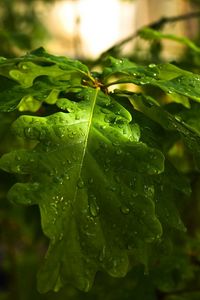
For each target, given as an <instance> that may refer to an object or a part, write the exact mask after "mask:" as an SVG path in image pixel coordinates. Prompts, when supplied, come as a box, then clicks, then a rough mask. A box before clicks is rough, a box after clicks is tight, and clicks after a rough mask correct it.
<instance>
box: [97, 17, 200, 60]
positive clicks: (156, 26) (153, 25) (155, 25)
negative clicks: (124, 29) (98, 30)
mask: <svg viewBox="0 0 200 300" xmlns="http://www.w3.org/2000/svg"><path fill="white" fill-rule="evenodd" d="M193 18H200V11H198V12H191V13H188V14H184V15H179V16H173V17H162V18H161V19H159V20H158V21H155V22H153V23H150V24H148V25H145V26H143V27H142V28H144V27H148V28H152V29H155V30H158V29H161V28H162V27H164V26H165V25H166V24H167V23H174V22H180V21H186V20H189V19H193ZM142 28H140V29H138V30H137V31H135V32H134V33H132V34H131V35H129V36H128V37H127V38H125V39H123V40H121V41H119V42H118V43H116V44H114V45H113V46H112V47H110V48H108V49H107V50H106V51H105V52H103V53H102V54H101V55H100V56H99V58H98V59H97V61H101V60H102V59H103V58H104V57H106V56H107V55H108V54H109V53H110V52H114V51H115V50H118V49H119V48H120V47H122V46H123V45H124V44H126V43H128V42H130V41H131V40H132V39H134V38H136V37H137V36H138V35H139V33H140V31H141V29H142Z"/></svg>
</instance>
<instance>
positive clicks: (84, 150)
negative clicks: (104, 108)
mask: <svg viewBox="0 0 200 300" xmlns="http://www.w3.org/2000/svg"><path fill="white" fill-rule="evenodd" d="M98 92H99V88H97V89H96V92H95V94H94V96H93V97H92V98H93V103H92V108H91V110H90V118H89V121H88V126H87V133H86V135H85V136H86V138H85V141H84V146H83V153H82V157H81V162H80V168H79V173H78V176H77V183H78V180H79V179H80V177H81V171H82V167H83V162H84V158H85V153H86V148H87V143H88V138H89V134H90V128H91V123H92V119H93V113H94V108H95V104H96V99H97V94H98ZM78 189H79V188H78V186H77V185H76V189H75V193H74V199H73V203H74V202H75V200H76V197H77V193H78Z"/></svg>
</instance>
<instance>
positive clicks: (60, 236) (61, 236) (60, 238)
mask: <svg viewBox="0 0 200 300" xmlns="http://www.w3.org/2000/svg"><path fill="white" fill-rule="evenodd" d="M63 237H64V235H63V233H61V234H60V235H59V241H62V240H63Z"/></svg>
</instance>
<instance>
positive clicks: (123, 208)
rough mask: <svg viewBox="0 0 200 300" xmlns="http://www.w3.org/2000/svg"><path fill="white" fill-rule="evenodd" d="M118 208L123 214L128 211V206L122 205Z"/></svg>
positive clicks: (126, 213)
mask: <svg viewBox="0 0 200 300" xmlns="http://www.w3.org/2000/svg"><path fill="white" fill-rule="evenodd" d="M120 210H121V212H122V213H123V214H124V215H128V214H129V213H130V208H129V207H127V206H122V207H121V208H120Z"/></svg>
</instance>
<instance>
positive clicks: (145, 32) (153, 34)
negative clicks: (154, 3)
mask: <svg viewBox="0 0 200 300" xmlns="http://www.w3.org/2000/svg"><path fill="white" fill-rule="evenodd" d="M139 36H140V37H141V38H143V39H146V40H162V39H168V40H172V41H176V42H178V43H181V44H183V45H186V46H187V47H189V48H190V49H192V50H193V51H195V52H197V53H200V48H199V47H198V46H197V45H195V43H193V42H192V41H191V40H190V39H188V38H187V37H185V36H177V35H174V34H166V33H162V32H160V31H157V30H154V29H152V28H148V27H145V28H142V29H141V30H140V31H139Z"/></svg>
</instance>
